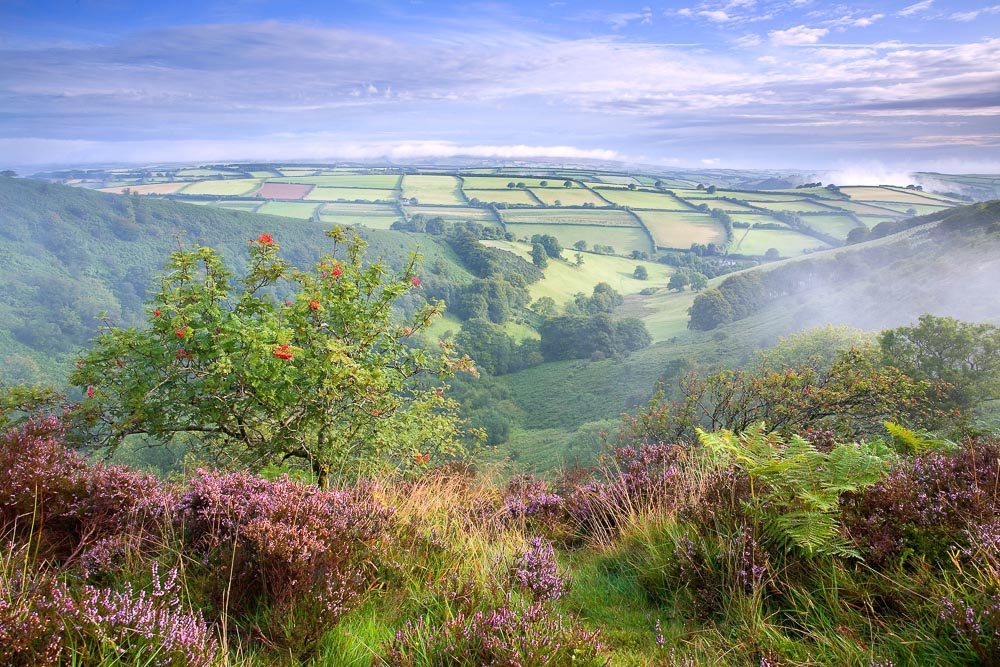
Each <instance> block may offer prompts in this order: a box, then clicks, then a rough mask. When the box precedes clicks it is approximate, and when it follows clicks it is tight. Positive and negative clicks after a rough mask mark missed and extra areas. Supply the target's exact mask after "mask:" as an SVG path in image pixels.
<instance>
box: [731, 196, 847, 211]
mask: <svg viewBox="0 0 1000 667" xmlns="http://www.w3.org/2000/svg"><path fill="white" fill-rule="evenodd" d="M747 203H748V204H751V205H753V206H757V207H760V208H766V209H767V210H769V211H786V212H789V213H826V212H833V209H831V208H830V207H829V206H824V205H823V204H818V203H816V202H814V201H812V200H810V199H799V200H798V201H789V202H783V201H760V200H748V202H747Z"/></svg>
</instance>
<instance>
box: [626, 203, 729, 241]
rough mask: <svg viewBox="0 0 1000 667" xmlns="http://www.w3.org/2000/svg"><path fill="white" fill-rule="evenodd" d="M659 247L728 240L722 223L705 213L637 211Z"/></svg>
mask: <svg viewBox="0 0 1000 667" xmlns="http://www.w3.org/2000/svg"><path fill="white" fill-rule="evenodd" d="M636 213H637V214H638V216H639V217H640V218H641V219H642V221H643V223H644V224H645V225H646V229H648V230H649V233H650V234H652V236H653V240H654V241H655V243H656V246H657V247H658V248H680V249H684V250H686V249H688V248H690V247H691V244H692V243H703V244H708V243H715V244H717V245H721V244H724V243H725V242H726V230H725V229H723V227H722V224H721V223H719V222H718V221H717V220H715V219H714V218H712V217H711V216H709V215H707V214H705V213H694V212H691V213H673V212H670V211H637V212H636Z"/></svg>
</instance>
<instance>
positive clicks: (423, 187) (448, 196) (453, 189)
mask: <svg viewBox="0 0 1000 667" xmlns="http://www.w3.org/2000/svg"><path fill="white" fill-rule="evenodd" d="M403 196H404V197H407V198H409V199H416V200H417V202H419V203H421V204H444V205H446V206H447V205H457V206H461V205H463V204H465V203H466V200H465V197H463V196H462V192H461V188H460V187H459V181H458V179H457V178H455V177H454V176H411V175H410V174H407V175H406V176H403Z"/></svg>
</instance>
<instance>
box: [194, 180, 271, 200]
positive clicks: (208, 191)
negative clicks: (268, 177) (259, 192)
mask: <svg viewBox="0 0 1000 667" xmlns="http://www.w3.org/2000/svg"><path fill="white" fill-rule="evenodd" d="M261 182H262V181H261V180H260V179H259V178H234V179H230V180H228V181H223V180H218V181H196V182H194V183H191V184H189V185H188V186H187V187H186V188H184V189H183V190H179V191H178V194H183V195H222V196H225V197H239V196H240V195H248V194H250V193H251V192H253V191H254V190H256V189H257V188H259V187H260V184H261Z"/></svg>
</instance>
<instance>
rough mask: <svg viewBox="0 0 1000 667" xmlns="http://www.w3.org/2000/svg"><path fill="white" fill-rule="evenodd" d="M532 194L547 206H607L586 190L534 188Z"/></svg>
mask: <svg viewBox="0 0 1000 667" xmlns="http://www.w3.org/2000/svg"><path fill="white" fill-rule="evenodd" d="M531 192H532V194H534V195H535V196H536V197H538V198H539V199H540V200H542V202H544V203H545V205H546V206H556V207H558V206H583V205H584V204H593V205H594V206H607V203H606V202H605V201H604V200H603V199H601V198H600V197H598V196H597V195H595V194H594V193H593V192H591V191H590V190H588V189H585V188H532V189H531ZM556 202H559V203H558V204H557V203H556Z"/></svg>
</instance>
